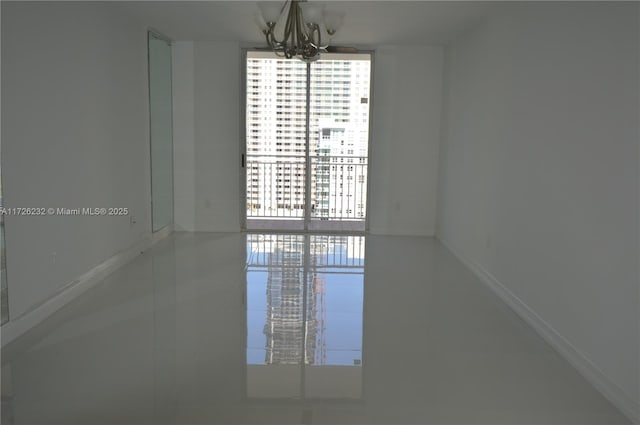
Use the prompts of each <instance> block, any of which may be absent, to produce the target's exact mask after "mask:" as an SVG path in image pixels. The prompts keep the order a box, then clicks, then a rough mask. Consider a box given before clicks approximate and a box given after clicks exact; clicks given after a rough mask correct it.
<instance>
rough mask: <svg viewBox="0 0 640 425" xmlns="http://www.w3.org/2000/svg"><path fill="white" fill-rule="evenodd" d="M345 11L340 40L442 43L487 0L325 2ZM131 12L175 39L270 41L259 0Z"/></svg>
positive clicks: (171, 4) (130, 6)
mask: <svg viewBox="0 0 640 425" xmlns="http://www.w3.org/2000/svg"><path fill="white" fill-rule="evenodd" d="M323 3H325V5H326V7H327V9H332V10H336V11H340V12H343V13H344V15H345V17H344V24H343V26H342V28H341V29H340V31H338V33H337V34H336V35H335V36H334V37H333V40H332V42H333V43H334V44H342V45H345V44H353V45H379V44H393V43H411V44H441V43H446V42H448V41H450V40H451V39H452V38H453V37H454V36H455V35H456V34H457V33H458V32H460V31H462V30H464V29H465V28H467V27H468V26H470V25H473V23H474V22H475V21H477V20H478V19H480V18H481V17H483V16H484V15H485V14H486V13H487V12H488V10H490V8H492V7H494V5H495V3H493V2H485V1H469V2H467V1H366V0H361V1H325V2H323ZM121 5H122V7H123V8H124V9H125V12H126V13H129V14H132V15H134V16H136V17H137V18H139V19H141V20H142V21H143V22H144V23H145V24H146V25H148V26H150V27H152V28H154V29H156V30H158V31H160V32H162V33H163V34H165V35H166V36H168V37H169V38H171V39H173V40H218V41H240V42H245V43H256V44H258V45H261V44H264V43H263V38H262V34H261V33H260V31H259V30H258V28H257V26H256V24H255V21H254V16H255V13H256V12H257V11H258V6H257V4H256V2H255V1H135V2H126V3H121Z"/></svg>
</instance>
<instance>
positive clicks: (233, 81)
mask: <svg viewBox="0 0 640 425" xmlns="http://www.w3.org/2000/svg"><path fill="white" fill-rule="evenodd" d="M240 53H241V50H240V46H239V44H237V43H229V42H195V43H193V42H180V43H176V44H175V46H174V111H175V112H174V117H175V130H174V132H175V141H174V142H175V147H174V149H175V174H176V185H175V190H176V194H175V196H176V207H175V217H176V219H175V220H176V227H177V228H178V229H182V230H197V231H237V230H239V229H240V217H241V214H243V213H244V212H243V211H241V210H240V208H241V205H242V201H241V199H240V197H241V187H240V173H241V170H240V152H241V151H240V143H241V140H240V129H241V125H242V124H243V122H242V120H243V119H244V117H241V116H240V113H241V112H240V104H239V102H240V101H241V100H240V97H241V96H240V93H241V84H242V80H241V66H242V62H241V57H240ZM220 58H225V60H220ZM442 67H443V49H442V48H441V47H425V46H412V47H396V46H385V47H381V48H379V49H377V50H376V53H375V62H374V78H375V82H374V89H373V90H374V91H373V113H372V117H371V119H372V120H373V121H372V124H373V133H372V146H371V173H370V175H371V182H370V186H369V190H370V194H369V216H370V218H369V220H370V221H369V226H370V230H371V232H372V233H380V234H412V235H433V234H434V228H435V216H436V188H437V184H436V177H437V161H438V145H439V141H440V111H441V104H442ZM189 81H191V83H190V82H189ZM242 101H243V100H242ZM192 105H195V107H192ZM192 108H193V109H192ZM190 128H195V131H193V134H192V130H190ZM192 140H194V142H192ZM193 170H195V174H194V172H193Z"/></svg>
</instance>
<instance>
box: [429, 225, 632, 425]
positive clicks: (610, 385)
mask: <svg viewBox="0 0 640 425" xmlns="http://www.w3.org/2000/svg"><path fill="white" fill-rule="evenodd" d="M436 237H437V238H438V240H439V241H440V242H441V243H442V244H443V245H444V246H445V247H446V248H447V249H448V250H449V251H451V253H452V254H453V255H454V256H455V257H456V258H457V259H458V260H460V261H461V262H462V263H463V264H464V265H465V266H467V267H468V268H469V269H470V270H471V271H472V272H473V273H474V274H475V275H476V276H477V277H478V278H479V279H480V280H481V281H482V282H483V283H484V284H485V285H487V286H488V287H489V289H491V291H493V292H494V293H495V294H496V295H497V296H498V297H499V298H500V299H501V300H502V301H504V302H505V303H506V304H507V305H508V306H509V307H510V308H511V309H512V310H513V311H514V312H515V313H516V314H517V315H518V316H520V317H521V318H522V319H523V320H524V321H525V322H526V323H527V324H528V325H529V326H531V327H532V328H533V329H534V330H535V331H536V332H537V333H538V334H539V335H540V336H541V337H542V338H543V339H544V340H545V341H546V342H547V343H548V344H549V345H551V347H553V348H554V349H555V350H556V351H557V352H558V353H559V354H560V355H561V356H562V357H564V358H565V359H566V360H567V361H568V362H569V363H570V364H571V365H572V366H573V367H575V368H576V369H577V370H578V372H580V374H582V376H584V377H585V378H586V379H587V381H589V383H591V385H593V386H594V387H595V388H596V389H597V390H598V391H599V392H600V393H602V395H604V396H605V397H606V398H607V399H608V400H609V401H610V402H611V403H613V404H614V405H615V406H616V407H617V408H618V409H619V410H620V411H621V412H622V413H623V414H624V415H626V416H627V417H628V418H629V419H630V420H631V421H632V422H633V423H635V424H640V404H639V403H638V402H637V401H635V400H633V399H632V398H631V397H629V396H628V395H627V394H626V393H625V392H624V391H623V390H622V389H621V388H620V387H619V386H618V385H617V384H616V383H615V382H613V381H612V380H611V379H610V378H609V377H608V376H606V375H605V374H604V373H603V372H602V371H601V370H600V369H599V368H598V367H597V366H596V365H595V364H594V363H593V362H592V361H591V360H589V358H588V357H586V356H585V355H584V354H583V353H582V352H581V351H580V350H578V349H577V348H576V347H574V346H573V345H572V344H571V343H570V342H569V341H568V340H567V339H566V338H564V337H563V336H562V335H561V334H560V333H559V332H558V331H556V330H555V329H554V328H553V327H552V326H551V325H550V324H549V323H547V322H546V321H545V320H544V319H543V318H542V317H540V316H539V315H538V314H537V313H536V312H535V311H533V310H532V309H531V308H530V307H529V306H528V305H527V304H525V303H524V302H523V301H522V300H521V299H520V298H518V297H517V296H516V295H515V294H514V293H513V292H511V291H510V290H509V289H508V288H507V287H506V286H505V285H503V284H502V283H501V282H500V281H498V279H496V278H495V277H494V276H493V275H492V274H491V273H489V272H488V271H487V270H485V269H484V268H483V267H482V266H481V265H480V264H478V263H477V262H475V261H474V260H471V259H469V258H467V257H465V256H464V255H463V254H462V253H461V252H460V251H459V250H457V249H456V248H455V247H453V246H452V245H451V244H450V243H448V242H447V241H445V240H443V239H442V238H441V237H439V236H436Z"/></svg>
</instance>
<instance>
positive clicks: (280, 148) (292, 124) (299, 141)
mask: <svg viewBox="0 0 640 425" xmlns="http://www.w3.org/2000/svg"><path fill="white" fill-rule="evenodd" d="M327 57H328V59H326V60H325V59H321V60H320V61H318V62H315V63H313V64H312V65H311V77H310V84H311V86H310V110H309V148H308V149H309V155H310V158H311V167H312V168H311V172H310V176H311V181H310V189H311V192H310V195H311V196H310V198H311V199H310V201H311V206H312V216H313V217H322V218H331V217H336V218H337V217H340V216H344V215H346V214H347V213H346V209H344V210H343V211H345V212H343V213H342V215H341V214H338V213H337V211H339V208H338V207H337V206H336V205H337V204H335V202H334V204H335V205H334V206H330V205H328V204H327V202H329V203H331V201H327V200H326V199H324V198H322V196H324V195H322V193H325V192H327V191H325V190H320V191H319V190H318V184H319V182H318V181H317V178H320V177H324V175H320V174H318V173H317V172H315V170H316V169H317V166H318V164H319V162H318V161H319V160H318V158H319V157H324V158H326V157H327V153H329V154H330V156H331V155H333V156H339V155H344V156H351V157H352V159H351V160H349V161H355V162H353V163H357V159H356V157H357V156H362V157H365V158H366V156H367V146H368V136H369V83H370V81H369V79H370V61H369V60H350V59H348V58H345V59H342V58H340V59H339V58H335V60H333V58H332V57H331V56H327ZM306 87H307V65H306V63H304V62H301V61H299V60H286V59H283V58H277V57H274V56H273V54H271V53H267V52H249V54H248V56H247V104H246V117H247V118H246V143H247V154H248V158H247V187H246V190H247V211H248V216H264V217H303V216H304V209H305V200H306V196H305V194H306V167H307V164H306V158H305V156H306V152H307V146H306V137H307V116H306V114H307V89H306ZM327 126H328V127H327ZM325 128H330V129H331V128H342V129H344V133H345V134H346V135H347V136H348V140H345V143H347V145H344V146H342V147H341V148H338V146H334V144H331V143H328V142H327V141H326V140H325V139H323V137H322V134H323V129H325ZM342 148H343V149H342ZM336 160H338V161H339V160H340V159H338V158H336ZM362 163H363V164H366V159H365V160H363V161H362ZM364 168H366V166H365V167H364ZM333 171H334V172H338V171H339V169H338V168H336V169H334V170H333ZM364 178H365V179H366V174H365V176H364ZM325 183H326V182H324V183H322V184H325ZM345 183H346V182H345ZM345 183H342V184H343V185H344V184H345ZM365 187H366V185H365ZM322 189H324V188H322ZM318 193H320V195H318ZM337 193H339V192H334V195H335V196H337ZM343 193H347V191H343ZM349 193H352V194H353V193H354V192H353V191H351V192H349ZM318 196H320V198H319V197H318ZM334 198H335V197H334ZM361 203H362V204H365V203H366V200H363V202H361ZM325 204H326V205H327V208H324V205H325ZM332 205H333V204H332ZM332 208H333V209H335V211H336V212H334V213H333V214H331V209H332ZM325 210H326V211H325ZM351 210H352V213H351V214H352V217H353V218H357V217H358V214H359V213H360V214H363V216H364V213H365V211H364V210H361V211H359V212H355V211H356V207H355V206H353V207H352V208H351ZM321 211H322V212H321ZM249 212H251V213H249Z"/></svg>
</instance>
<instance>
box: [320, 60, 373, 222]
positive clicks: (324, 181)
mask: <svg viewBox="0 0 640 425" xmlns="http://www.w3.org/2000/svg"><path fill="white" fill-rule="evenodd" d="M370 80H371V56H370V55H369V54H353V55H344V54H342V55H341V54H333V55H332V54H323V55H322V56H321V59H320V60H318V61H317V62H314V63H312V64H311V110H310V123H309V126H310V136H309V139H310V140H309V143H310V152H311V205H312V207H311V219H312V220H313V219H316V220H349V221H362V222H364V220H365V218H366V215H367V211H366V205H367V161H368V154H369V152H368V149H369V97H370V83H371V81H370Z"/></svg>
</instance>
